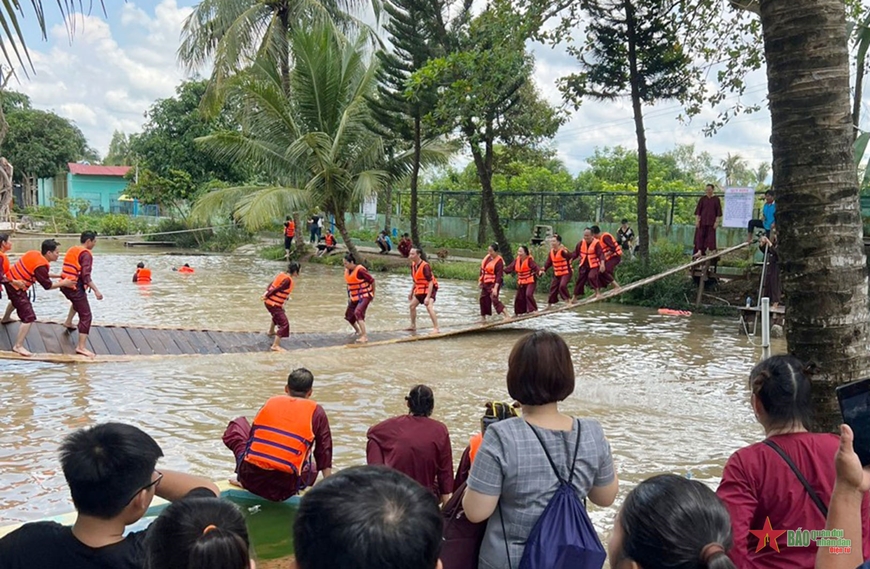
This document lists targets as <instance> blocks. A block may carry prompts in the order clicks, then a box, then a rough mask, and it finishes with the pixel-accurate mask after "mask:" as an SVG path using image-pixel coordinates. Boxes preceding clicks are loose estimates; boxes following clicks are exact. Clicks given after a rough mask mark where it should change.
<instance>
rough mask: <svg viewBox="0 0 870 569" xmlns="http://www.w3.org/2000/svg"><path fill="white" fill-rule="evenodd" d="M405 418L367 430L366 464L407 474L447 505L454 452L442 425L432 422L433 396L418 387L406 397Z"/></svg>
mask: <svg viewBox="0 0 870 569" xmlns="http://www.w3.org/2000/svg"><path fill="white" fill-rule="evenodd" d="M405 401H406V402H407V404H408V410H409V411H410V412H409V414H407V415H401V416H399V417H393V418H392V419H387V420H386V421H382V422H380V423H378V424H377V425H375V426H374V427H372V428H370V429H369V431H368V433H367V434H366V437H367V438H368V443H367V444H366V463H367V464H384V465H386V466H389V467H390V468H394V469H396V470H398V471H399V472H402V473H404V474H407V475H408V476H410V477H411V478H413V479H414V480H416V481H417V482H419V483H420V484H421V485H422V486H423V487H424V488H427V489H428V490H429V491H430V492H432V493H433V494H434V495H435V496H436V497H438V498H440V499H441V503H442V504H446V503H447V500H449V499H450V494H451V493H452V492H453V452H452V451H451V449H450V434H449V433H448V432H447V427H446V426H445V425H444V423H441V422H439V421H436V420H434V419H431V418H430V417H429V416H430V415H432V410H433V409H434V408H435V395H434V394H433V393H432V389H430V388H429V387H427V386H425V385H417V386H414V388H413V389H411V392H410V393H409V394H408V396H407V397H405Z"/></svg>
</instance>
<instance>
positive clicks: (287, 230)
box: [284, 215, 296, 261]
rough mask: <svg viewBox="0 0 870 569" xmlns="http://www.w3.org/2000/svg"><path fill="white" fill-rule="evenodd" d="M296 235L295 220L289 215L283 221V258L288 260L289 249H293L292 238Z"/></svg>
mask: <svg viewBox="0 0 870 569" xmlns="http://www.w3.org/2000/svg"><path fill="white" fill-rule="evenodd" d="M294 237H296V222H295V221H293V218H292V217H291V216H289V215H288V216H287V218H286V219H285V221H284V258H285V259H287V260H288V261H289V260H290V251H292V250H293V238H294Z"/></svg>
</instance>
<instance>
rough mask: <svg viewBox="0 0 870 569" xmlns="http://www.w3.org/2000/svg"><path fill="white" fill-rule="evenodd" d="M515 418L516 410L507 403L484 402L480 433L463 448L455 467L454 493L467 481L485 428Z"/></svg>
mask: <svg viewBox="0 0 870 569" xmlns="http://www.w3.org/2000/svg"><path fill="white" fill-rule="evenodd" d="M517 416H518V414H517V410H516V408H514V407H512V406H511V405H510V404H509V403H504V402H502V401H487V402H486V405H484V412H483V417H481V418H480V432H479V433H476V434H475V435H474V436H472V437H471V440H469V441H468V446H467V447H465V452H463V453H462V458H460V459H459V467H457V469H456V476H455V477H454V478H453V491H454V492H456V491H457V489H458V488H459V487H460V486H462V484H463V482H465V481H466V480H467V479H468V473H469V472H470V471H471V465H472V464H473V463H474V457H476V456H477V451H479V450H480V445H481V444H482V443H483V435H485V434H486V428H487V427H488V426H490V425H492V424H493V423H497V422H499V421H504V420H505V419H510V418H512V417H517Z"/></svg>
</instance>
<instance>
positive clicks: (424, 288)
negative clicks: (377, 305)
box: [408, 247, 440, 334]
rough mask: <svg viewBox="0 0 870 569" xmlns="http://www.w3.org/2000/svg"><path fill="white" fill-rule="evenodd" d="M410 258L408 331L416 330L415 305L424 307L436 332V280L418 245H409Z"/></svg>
mask: <svg viewBox="0 0 870 569" xmlns="http://www.w3.org/2000/svg"><path fill="white" fill-rule="evenodd" d="M408 258H409V259H410V260H411V277H412V278H413V279H414V282H413V284H412V286H411V294H409V295H408V300H409V301H410V302H411V327H410V328H409V329H408V331H409V332H416V331H417V307H418V306H420V305H421V304H422V305H423V306H425V307H426V311H427V312H428V313H429V318H431V319H432V332H433V333H435V334H438V333H439V332H440V330H439V329H438V316H436V315H435V295H436V294H437V293H438V281H437V280H436V279H435V275H434V274H433V273H432V267H430V266H429V263H428V262H426V260H425V259H426V257H425V253H423V249H421V248H420V247H411V251H410V252H409V253H408Z"/></svg>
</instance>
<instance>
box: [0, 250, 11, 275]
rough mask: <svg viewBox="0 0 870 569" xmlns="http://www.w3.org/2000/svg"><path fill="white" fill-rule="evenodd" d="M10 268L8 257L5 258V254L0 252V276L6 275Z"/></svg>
mask: <svg viewBox="0 0 870 569" xmlns="http://www.w3.org/2000/svg"><path fill="white" fill-rule="evenodd" d="M10 268H11V264H10V263H9V257H7V256H6V253H4V252H3V251H0V275H5V274H8V273H9V269H10Z"/></svg>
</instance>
